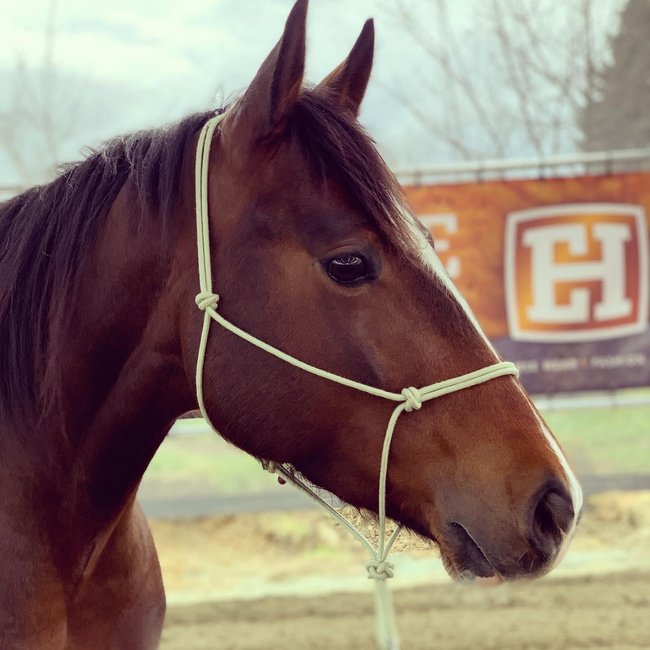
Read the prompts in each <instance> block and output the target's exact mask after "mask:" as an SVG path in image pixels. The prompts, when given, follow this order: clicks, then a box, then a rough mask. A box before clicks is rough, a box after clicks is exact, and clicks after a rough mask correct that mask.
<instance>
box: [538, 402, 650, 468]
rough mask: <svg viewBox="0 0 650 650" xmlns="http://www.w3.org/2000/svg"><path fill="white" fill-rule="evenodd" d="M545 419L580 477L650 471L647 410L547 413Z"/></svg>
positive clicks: (648, 407)
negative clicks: (584, 475)
mask: <svg viewBox="0 0 650 650" xmlns="http://www.w3.org/2000/svg"><path fill="white" fill-rule="evenodd" d="M544 417H545V418H546V421H547V422H548V424H549V426H550V427H551V430H552V431H553V433H555V435H556V436H557V438H558V439H559V440H560V443H561V444H562V445H563V446H564V447H565V449H566V451H567V453H568V454H569V456H570V458H571V460H572V461H573V462H575V463H576V465H577V468H578V470H579V471H581V472H582V473H595V474H628V473H629V474H641V473H647V472H649V471H650V406H626V407H619V408H607V409H579V410H571V411H569V410H567V411H548V412H546V413H544Z"/></svg>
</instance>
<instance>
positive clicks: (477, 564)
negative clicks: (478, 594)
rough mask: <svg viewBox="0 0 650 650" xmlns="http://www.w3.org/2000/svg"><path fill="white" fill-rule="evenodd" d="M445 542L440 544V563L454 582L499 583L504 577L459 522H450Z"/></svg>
mask: <svg viewBox="0 0 650 650" xmlns="http://www.w3.org/2000/svg"><path fill="white" fill-rule="evenodd" d="M445 541H446V543H445V544H444V545H443V544H441V545H440V554H441V557H442V564H443V566H444V567H445V570H446V571H447V573H448V575H449V576H450V577H451V578H452V580H454V581H455V582H461V583H467V582H475V583H479V584H500V583H502V582H503V581H504V577H503V576H501V575H500V574H499V572H498V571H497V570H496V569H495V568H494V567H493V566H492V563H491V562H490V560H489V559H488V557H487V556H486V555H485V553H484V552H483V550H482V549H481V547H480V546H479V545H478V544H477V543H476V542H475V541H474V539H473V538H472V537H471V535H470V534H469V533H468V532H467V531H466V530H465V528H463V526H460V525H459V524H452V528H451V534H450V535H449V537H448V539H447V540H445Z"/></svg>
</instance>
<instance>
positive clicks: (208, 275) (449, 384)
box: [195, 115, 518, 650]
mask: <svg viewBox="0 0 650 650" xmlns="http://www.w3.org/2000/svg"><path fill="white" fill-rule="evenodd" d="M223 117H224V116H223V115H217V116H215V117H213V118H211V119H210V120H208V121H207V122H206V124H205V125H204V127H203V129H202V130H201V133H200V135H199V141H198V145H197V151H196V172H195V173H196V177H195V182H196V235H197V237H196V238H197V244H198V260H199V286H200V289H201V291H200V293H199V294H198V295H197V296H196V304H197V306H198V308H199V309H200V310H201V311H202V312H203V314H204V316H203V329H202V331H201V341H200V344H199V352H198V359H197V363H196V396H197V399H198V403H199V408H200V409H201V414H202V415H203V417H204V418H205V419H206V421H207V422H208V424H209V425H210V426H211V427H212V428H213V429H215V430H216V428H215V426H214V425H213V424H212V422H211V421H210V418H209V416H208V414H207V412H206V409H205V402H204V400H203V365H204V361H205V352H206V349H207V345H208V336H209V333H210V323H211V321H215V322H216V323H217V324H219V325H221V327H223V328H224V329H227V330H228V331H229V332H232V333H233V334H235V335H236V336H239V337H240V338H242V339H244V340H245V341H248V342H249V343H250V344H251V345H254V346H256V347H258V348H259V349H260V350H264V352H268V353H269V354H272V355H273V356H275V357H277V358H278V359H282V361H286V362H287V363H290V364H291V365H292V366H295V367H296V368H300V369H301V370H305V371H306V372H309V373H311V374H312V375H316V376H317V377H322V378H323V379H328V380H329V381H333V382H335V383H337V384H341V385H343V386H348V387H349V388H354V389H356V390H359V391H362V392H364V393H368V394H369V395H374V396H375V397H381V398H383V399H387V400H391V401H393V402H397V405H396V406H395V409H394V410H393V412H392V414H391V416H390V419H389V420H388V426H387V427H386V434H385V436H384V445H383V448H382V452H381V463H380V468H379V499H378V501H379V539H378V542H377V546H376V547H375V546H374V545H373V544H372V543H371V542H370V541H368V539H366V537H365V536H364V535H363V533H362V532H361V531H360V530H359V529H358V528H356V527H355V526H354V525H353V524H352V523H350V522H349V521H347V519H345V517H343V516H342V515H341V514H340V513H339V512H337V510H335V509H334V508H333V507H332V506H331V505H330V504H329V503H328V502H327V501H325V500H324V499H323V498H322V497H321V496H320V495H319V494H318V493H317V492H316V491H315V490H314V489H313V488H312V487H310V486H309V485H308V484H307V483H306V482H304V481H303V480H302V479H300V478H299V477H298V476H296V474H295V472H294V471H293V469H292V468H291V467H290V466H289V465H285V464H281V463H273V462H268V463H267V464H266V467H267V469H268V470H269V471H271V472H274V473H276V474H278V475H279V476H281V477H282V478H283V479H284V480H285V481H286V482H288V483H291V484H292V485H294V486H296V487H297V488H299V489H300V490H302V491H303V492H305V493H306V494H307V495H308V496H310V497H311V498H312V499H314V500H315V501H316V502H317V503H318V504H319V505H321V506H322V507H324V508H325V509H326V510H328V511H329V512H330V513H331V514H332V515H333V516H334V517H335V518H336V519H337V520H338V521H340V522H341V523H342V524H343V525H344V526H346V527H347V528H348V529H349V530H350V531H351V532H352V533H353V534H354V535H355V537H357V539H359V541H360V542H361V543H362V544H364V546H365V547H366V548H367V549H368V552H369V553H370V560H369V561H368V562H367V563H366V570H367V572H368V578H370V579H372V580H373V581H374V583H375V586H376V589H375V604H376V609H377V620H376V622H377V642H378V645H379V648H380V649H381V650H395V649H397V648H398V647H399V640H398V635H397V628H396V625H395V616H394V612H393V607H392V602H391V598H390V592H389V591H388V586H387V583H386V580H387V578H392V577H393V565H392V564H391V563H390V562H389V561H388V559H387V558H388V554H389V552H390V550H391V548H392V546H393V544H394V543H395V540H396V539H397V536H398V535H399V533H400V530H401V526H398V527H397V528H396V529H395V530H394V531H393V533H392V535H391V536H390V537H389V538H388V539H386V476H387V474H388V455H389V451H390V443H391V440H392V438H393V433H394V431H395V426H396V424H397V420H398V419H399V417H400V415H401V414H402V413H404V412H406V413H410V412H411V411H417V410H419V409H420V408H422V406H423V405H424V403H425V402H428V401H429V400H432V399H435V398H436V397H441V396H442V395H447V394H449V393H455V392H456V391H459V390H463V389H464V388H469V387H470V386H476V385H478V384H483V383H485V382H486V381H489V380H490V379H495V378H496V377H503V376H504V375H515V376H517V375H518V372H517V368H516V367H515V365H514V364H512V363H509V362H500V363H495V364H493V365H491V366H486V367H485V368H481V369H480V370H476V371H474V372H470V373H467V374H465V375H461V376H459V377H453V378H452V379H446V380H444V381H440V382H437V383H435V384H431V385H430V386H424V387H423V388H413V387H412V386H411V387H408V388H404V389H403V390H402V391H401V392H400V393H393V392H390V391H386V390H382V389H380V388H375V387H374V386H368V385H367V384H362V383H360V382H357V381H353V380H351V379H346V378H345V377H340V376H339V375H336V374H334V373H332V372H328V371H327V370H322V369H321V368H316V367H315V366H312V365H310V364H308V363H305V362H304V361H300V360H299V359H296V358H294V357H292V356H291V355H289V354H287V353H286V352H282V350H278V349H277V348H275V347H273V346H272V345H269V344H268V343H265V342H264V341H261V340H260V339H258V338H256V337H255V336H253V335H251V334H249V333H248V332H245V331H244V330H242V329H240V328H239V327H237V326H236V325H233V323H231V322H230V321H228V320H226V319H225V318H224V317H223V316H221V314H219V312H218V311H217V307H218V304H219V296H218V294H216V293H213V291H212V267H211V260H210V230H209V219H208V169H209V162H210V146H211V144H212V138H213V135H214V132H215V129H216V128H217V126H218V124H219V122H220V121H221V120H222V119H223Z"/></svg>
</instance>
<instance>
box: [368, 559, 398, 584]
mask: <svg viewBox="0 0 650 650" xmlns="http://www.w3.org/2000/svg"><path fill="white" fill-rule="evenodd" d="M393 568H394V567H393V565H392V563H391V562H389V561H388V560H368V562H366V571H367V572H368V579H369V580H388V578H392V577H393Z"/></svg>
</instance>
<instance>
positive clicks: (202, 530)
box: [0, 0, 650, 650]
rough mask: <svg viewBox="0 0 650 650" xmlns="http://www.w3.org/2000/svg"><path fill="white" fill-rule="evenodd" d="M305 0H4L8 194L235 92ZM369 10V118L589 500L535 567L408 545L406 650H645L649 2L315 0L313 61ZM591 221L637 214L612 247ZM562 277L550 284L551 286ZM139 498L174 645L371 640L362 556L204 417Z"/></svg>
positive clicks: (326, 65)
mask: <svg viewBox="0 0 650 650" xmlns="http://www.w3.org/2000/svg"><path fill="white" fill-rule="evenodd" d="M291 5H292V2H291V0H184V1H183V2H172V1H170V0H157V1H156V2H153V1H152V0H140V1H138V2H137V3H136V2H132V1H128V0H113V1H112V2H98V1H95V0H84V1H81V0H23V2H15V1H14V0H12V1H11V2H10V1H9V0H0V7H1V9H2V21H0V42H2V44H3V47H2V48H1V50H0V199H3V198H8V197H10V196H12V195H13V194H16V193H18V192H20V191H21V190H22V189H24V188H26V187H29V186H31V185H33V184H36V183H43V182H47V181H48V180H50V179H52V178H53V177H54V175H55V174H56V171H57V169H58V167H59V166H60V165H61V164H62V163H64V162H67V161H71V160H76V159H79V158H80V156H83V152H84V150H85V148H87V147H99V146H101V143H102V142H103V141H104V140H106V139H107V138H110V137H113V136H115V135H118V134H120V133H124V132H127V131H132V130H136V129H141V128H150V127H155V126H159V125H162V124H164V123H166V122H169V121H173V120H176V119H178V118H180V117H182V116H183V115H185V114H187V113H188V112H191V111H195V110H204V109H206V108H210V107H217V106H219V105H221V104H223V103H225V102H228V101H229V100H231V99H232V98H233V97H236V96H237V95H238V93H240V92H241V91H242V90H243V89H245V87H246V85H247V84H248V82H249V81H250V80H251V79H252V77H253V75H254V74H255V72H256V70H257V67H258V66H259V64H260V63H261V62H262V60H263V59H264V57H265V56H266V54H267V53H268V51H269V50H270V49H271V48H272V47H273V45H274V44H275V42H276V40H277V38H278V37H279V35H280V34H281V31H282V26H283V24H284V20H285V19H286V16H287V14H288V12H289V9H290V7H291ZM369 16H373V17H374V18H375V24H376V30H377V49H376V62H375V67H374V72H373V78H372V80H371V84H370V87H369V90H368V94H367V96H366V99H365V102H364V105H363V111H362V113H361V116H360V119H361V122H362V123H363V124H364V125H365V126H366V127H367V128H368V130H369V131H370V132H371V134H372V135H373V137H374V138H375V139H376V140H377V143H378V147H379V149H380V150H381V152H382V154H383V155H384V157H385V158H386V160H387V161H388V162H389V164H390V165H391V167H392V168H393V169H394V170H395V171H396V173H397V174H398V177H399V178H400V180H401V181H402V183H403V185H404V187H405V191H406V194H407V198H408V199H409V201H410V202H411V205H412V206H413V208H414V210H415V212H416V213H417V214H418V215H419V216H420V218H421V219H422V220H423V223H425V224H426V225H427V227H429V228H430V230H431V232H432V234H433V235H434V238H435V239H436V242H437V248H438V251H439V253H440V255H441V257H442V258H443V261H444V262H445V264H446V266H447V268H448V270H449V272H450V274H451V275H452V277H454V279H455V280H456V282H457V283H458V285H459V286H460V288H461V290H462V291H463V292H464V293H465V294H466V296H467V297H468V300H469V302H470V304H471V306H472V307H473V308H474V310H475V311H476V313H477V316H478V318H479V320H480V321H481V323H482V325H483V327H484V328H485V330H486V332H487V334H488V335H489V336H490V337H491V338H492V339H493V340H494V342H495V344H496V345H497V347H498V348H499V350H500V351H501V352H502V354H503V355H504V356H506V357H507V358H511V359H513V360H514V361H516V362H517V363H518V365H519V367H520V369H521V371H522V379H523V381H524V384H525V385H526V387H527V388H528V389H529V391H530V392H531V393H533V394H534V396H535V400H536V402H537V404H538V406H539V407H540V408H541V409H542V412H543V414H544V416H545V418H546V419H547V421H548V423H549V425H550V426H551V429H552V430H553V431H554V432H555V433H556V435H557V437H558V438H559V440H560V441H561V443H562V445H563V447H564V448H565V449H566V450H567V452H568V455H569V457H570V459H571V460H572V462H573V464H574V465H575V467H576V469H577V471H578V474H579V476H580V478H581V480H582V482H583V485H584V487H585V490H586V492H587V495H588V503H587V508H586V511H585V515H584V518H583V522H582V525H581V527H580V530H579V533H578V536H577V539H576V541H575V543H574V545H573V548H572V550H571V551H570V553H569V554H568V556H567V557H566V559H565V560H564V562H563V563H562V565H561V566H560V567H559V568H558V569H557V570H556V571H555V572H554V573H553V574H551V575H550V576H548V577H547V578H544V579H543V580H542V581H539V582H536V583H534V584H530V585H526V584H523V585H520V584H513V585H510V584H508V585H504V586H502V587H499V588H498V589H491V588H490V589H486V588H483V589H480V588H466V587H458V586H456V585H452V584H451V583H450V580H449V579H448V578H447V577H446V576H445V574H444V571H443V569H442V567H441V565H440V561H439V559H438V557H437V554H436V551H435V549H433V548H427V547H426V546H425V545H423V544H422V543H421V542H419V541H417V540H411V539H406V540H405V541H404V542H403V543H402V545H401V547H400V549H399V553H398V554H397V557H396V560H395V561H396V565H397V572H396V573H397V577H396V578H395V580H393V581H392V582H393V585H392V586H393V587H394V588H395V589H396V595H395V601H396V607H397V611H398V621H399V625H400V629H401V632H402V636H403V638H404V647H405V648H422V649H424V648H434V647H435V648H437V649H440V650H443V649H452V648H453V649H466V648H472V649H479V648H481V649H482V648H500V649H504V648H512V649H515V648H517V649H520V648H535V649H546V648H549V649H550V648H562V649H565V648H566V649H570V648H576V649H577V648H612V649H614V648H615V649H617V650H625V649H632V648H646V647H648V646H649V645H650V626H649V625H648V622H647V608H648V606H649V605H650V589H648V584H649V580H650V559H649V558H650V556H648V552H647V551H648V547H649V544H650V491H649V490H650V389H649V388H648V386H650V360H649V359H648V353H649V351H650V332H649V330H648V292H649V287H648V285H649V284H650V274H649V272H648V223H647V219H648V217H647V215H648V213H649V211H650V111H649V110H648V106H650V0H565V1H563V2H557V0H454V1H453V2H452V1H451V0H410V1H409V0H375V1H372V0H355V1H354V2H352V1H350V0H347V1H345V0H311V5H310V14H309V27H308V30H309V50H308V65H307V76H308V78H309V79H310V80H311V81H313V82H317V81H318V80H320V79H321V78H322V77H323V76H324V75H326V74H327V73H328V72H329V71H330V70H331V69H332V68H333V67H335V66H336V65H337V64H338V63H339V62H340V61H341V60H342V59H343V58H344V57H345V56H346V55H347V52H348V51H349V48H350V47H351V45H352V43H353V42H354V40H355V38H356V36H357V34H358V32H359V30H360V28H361V25H362V23H363V21H364V20H365V19H366V18H367V17H369ZM560 222H562V223H570V224H573V225H574V226H577V227H578V230H577V231H576V232H577V233H578V234H577V235H576V237H577V239H576V240H570V241H569V240H567V241H564V240H561V241H560V240H558V242H557V245H558V246H560V247H561V249H562V251H563V252H562V254H561V255H560V254H558V257H557V259H554V260H553V263H552V265H551V266H552V268H550V267H549V268H547V269H542V271H547V273H543V274H542V275H543V277H541V276H540V269H539V264H537V263H536V259H537V257H536V255H537V256H539V255H541V252H540V251H541V248H540V246H541V244H540V245H536V244H535V243H534V242H535V236H536V233H539V230H540V229H543V228H544V227H545V226H546V225H548V224H551V225H552V224H557V223H560ZM598 224H601V225H602V224H605V225H609V226H612V225H613V226H615V227H616V228H619V229H623V230H622V231H621V230H618V231H615V230H612V231H611V232H619V234H620V232H623V235H621V237H619V239H618V240H617V241H619V242H622V243H621V246H622V248H620V249H619V250H618V253H617V252H616V250H615V248H612V246H613V245H612V244H611V241H610V243H608V241H606V240H605V239H603V237H602V236H601V237H600V239H599V236H598V235H597V232H599V231H598V230H596V229H595V226H597V225H598ZM536 229H537V230H536ZM601 232H602V231H601ZM526 233H527V234H526ZM525 242H528V244H526V243H525ZM531 242H533V243H532V244H531ZM585 242H586V243H585ZM558 250H559V249H558ZM607 251H609V252H607ZM571 265H573V266H571ZM580 265H583V266H582V267H581V266H580ZM586 265H591V266H586ZM569 267H571V268H572V269H575V268H582V270H583V271H584V273H583V272H582V271H581V273H582V275H580V273H579V274H578V275H580V278H581V279H579V280H576V279H575V275H574V276H572V277H573V280H570V278H569V277H564V276H563V273H565V272H566V270H567V268H569ZM585 269H589V270H590V272H591V277H587V275H585V274H586V273H587V271H585ZM569 276H571V274H570V273H569ZM605 277H608V278H610V281H609V284H607V286H608V287H610V288H609V289H607V287H606V286H605V285H606V282H605ZM548 278H555V281H556V282H555V284H554V285H553V291H556V293H555V294H554V295H555V298H554V301H552V302H550V303H549V302H548V301H547V303H546V304H539V300H537V299H536V298H535V288H537V289H540V287H541V288H543V287H544V286H545V285H544V283H545V282H549V279H548ZM611 278H614V279H613V280H611ZM617 283H618V284H617ZM616 286H620V291H619V292H618V293H617V292H616V291H615V290H614V289H612V288H611V287H616ZM579 292H582V293H581V294H580V295H582V296H587V298H586V301H587V302H586V303H585V304H583V305H582V307H583V309H582V310H581V309H580V305H581V304H582V303H583V302H584V300H582V302H581V299H579ZM536 300H537V302H536ZM617 301H618V302H617ZM598 305H609V306H610V307H612V305H613V306H614V307H616V306H618V311H616V309H614V312H616V313H615V316H611V315H610V317H609V318H606V317H600V316H599V313H601V312H602V311H603V310H600V311H599V309H598ZM567 308H569V309H567ZM604 311H607V310H604ZM610 311H611V310H610ZM569 312H571V313H569ZM583 312H584V313H583ZM531 314H536V316H534V317H533V316H531ZM558 314H564V316H563V320H562V318H560V317H559V316H558ZM140 498H141V501H142V503H143V505H144V507H145V510H146V512H147V514H148V515H149V517H150V519H151V521H152V528H153V530H154V535H155V538H156V542H157V545H158V548H159V552H160V557H161V563H162V565H163V573H164V576H165V582H166V588H167V593H168V601H169V613H168V618H167V625H166V628H165V632H164V635H163V643H162V647H163V648H166V649H168V650H172V649H174V650H181V649H182V650H192V649H196V650H198V649H200V648H205V649H207V648H215V647H219V648H236V649H243V648H251V649H252V648H266V647H269V646H276V645H278V646H279V645H286V646H288V647H291V648H371V647H373V642H372V634H373V632H372V631H373V623H372V598H371V596H370V595H369V591H370V585H368V584H366V583H367V581H366V580H365V571H364V569H363V566H362V564H363V562H364V561H365V559H366V558H365V553H364V552H363V550H362V549H360V548H358V547H357V545H356V544H355V543H354V541H352V540H350V539H349V538H348V536H347V534H346V532H345V531H343V530H341V528H340V527H339V526H336V525H335V524H334V523H333V522H331V521H330V520H329V518H328V517H327V516H326V515H324V514H322V513H320V512H319V511H317V510H315V509H314V508H313V507H312V506H311V504H310V503H309V502H307V501H306V500H305V499H304V498H302V497H301V496H300V495H299V494H297V493H296V492H295V491H293V490H292V489H291V488H289V487H287V486H284V487H283V486H280V485H278V484H277V482H276V481H275V479H274V478H273V477H272V476H271V475H269V474H268V473H266V472H264V471H263V470H262V469H261V467H260V466H259V464H258V463H257V462H256V461H255V460H253V459H251V458H249V457H247V456H245V455H243V454H241V453H240V452H238V451H237V450H236V449H234V448H233V447H231V446H229V445H228V444H226V443H225V442H223V441H222V440H221V439H220V438H218V437H217V436H216V435H214V434H213V433H211V432H209V431H208V430H207V428H206V426H205V424H204V423H203V422H202V421H201V420H196V419H184V420H181V421H179V422H178V423H177V425H176V426H175V427H174V429H173V430H172V432H171V433H170V435H169V436H168V438H167V440H166V441H165V443H164V444H163V446H162V447H161V449H160V450H159V452H158V454H157V455H156V457H155V458H154V460H153V462H152V464H151V466H150V468H149V470H148V472H147V474H146V476H145V479H144V481H143V484H142V488H141V491H140ZM370 527H371V526H370Z"/></svg>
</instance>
